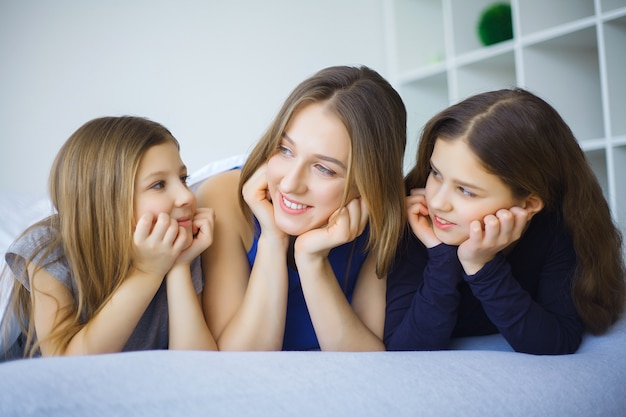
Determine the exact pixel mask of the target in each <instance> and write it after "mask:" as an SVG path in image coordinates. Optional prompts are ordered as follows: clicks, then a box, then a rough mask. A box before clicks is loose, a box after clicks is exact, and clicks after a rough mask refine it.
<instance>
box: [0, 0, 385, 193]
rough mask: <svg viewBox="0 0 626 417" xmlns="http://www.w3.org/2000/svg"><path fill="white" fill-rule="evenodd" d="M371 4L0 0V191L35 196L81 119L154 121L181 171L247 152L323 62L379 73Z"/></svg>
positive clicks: (371, 0) (336, 0)
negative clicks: (173, 147) (168, 136)
mask: <svg viewBox="0 0 626 417" xmlns="http://www.w3.org/2000/svg"><path fill="white" fill-rule="evenodd" d="M382 13H383V11H382V1H381V0H315V1H306V0H265V1H262V0H242V1H235V0H205V1H202V0H183V1H176V0H152V1H151V0H108V1H101V0H94V1H89V0H55V1H47V0H39V1H37V0H2V1H1V2H0V190H24V191H27V192H33V193H38V194H45V193H46V192H47V188H46V187H47V178H48V172H49V169H50V166H51V164H52V161H53V159H54V156H55V155H56V153H57V151H58V149H59V148H60V146H61V145H62V144H63V142H64V141H65V140H66V139H67V137H68V136H69V135H70V134H71V133H72V132H73V131H74V130H76V129H77V128H78V127H79V126H80V125H82V124H83V123H84V122H86V121H87V120H90V119H92V118H95V117H100V116H105V115H124V114H133V115H139V116H145V117H149V118H151V119H153V120H155V121H158V122H160V123H162V124H164V125H165V126H167V127H168V128H169V129H170V130H171V131H172V133H173V134H174V136H176V137H177V138H178V139H179V141H180V142H181V146H182V152H181V154H182V158H183V161H184V162H185V163H186V164H187V166H188V168H189V170H190V172H193V171H195V170H196V169H198V168H200V167H202V166H203V165H204V164H206V163H207V162H210V161H212V160H216V159H220V158H223V157H227V156H230V155H234V154H239V153H244V152H247V151H248V150H249V149H250V147H251V146H252V144H253V143H254V142H255V141H256V140H257V139H258V138H259V136H260V135H261V134H262V132H263V131H264V130H265V127H266V126H267V125H268V123H269V122H270V120H271V118H272V117H273V115H274V114H275V112H276V111H277V110H278V107H279V106H280V104H281V103H282V101H283V100H284V98H285V97H286V96H287V94H288V93H289V92H290V91H291V89H292V88H293V87H295V85H296V84H297V83H298V82H300V81H301V80H303V79H304V78H306V77H308V76H309V75H311V74H312V73H314V72H315V71H317V70H319V69H321V68H323V67H326V66H330V65H338V64H350V65H352V64H355V65H356V64H364V65H368V66H370V67H372V68H374V69H376V70H378V71H379V72H380V73H381V74H383V75H384V76H385V75H386V67H385V59H384V58H385V53H384V42H383V38H384V33H383V17H382Z"/></svg>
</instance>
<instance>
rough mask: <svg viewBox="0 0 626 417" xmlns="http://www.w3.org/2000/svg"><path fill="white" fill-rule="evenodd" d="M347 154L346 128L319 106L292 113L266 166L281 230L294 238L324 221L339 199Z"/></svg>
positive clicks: (348, 140)
mask: <svg viewBox="0 0 626 417" xmlns="http://www.w3.org/2000/svg"><path fill="white" fill-rule="evenodd" d="M349 157H350V137H349V135H348V131H347V130H346V127H345V126H344V125H343V123H342V122H341V121H340V120H339V118H338V117H337V116H335V115H334V114H332V113H330V112H329V111H328V110H327V109H326V108H325V107H324V105H323V104H321V103H312V104H308V105H305V106H304V107H302V108H300V109H299V110H298V111H297V112H295V113H294V115H293V116H292V118H291V120H290V122H289V124H288V125H287V127H286V129H285V133H284V134H283V138H282V140H281V142H280V145H279V147H278V149H277V151H276V153H275V154H274V155H273V156H272V157H271V158H270V159H269V161H268V164H267V182H268V189H269V193H270V197H271V199H272V202H273V206H274V219H275V222H276V225H277V226H278V227H279V228H280V229H281V230H282V231H283V232H285V233H287V234H289V235H292V236H298V235H301V234H303V233H305V232H307V231H309V230H312V229H315V228H319V227H321V226H324V225H325V224H327V223H328V219H329V217H330V216H331V215H332V214H333V213H334V212H335V211H336V210H337V209H338V208H339V206H340V204H341V201H342V198H343V193H344V189H345V187H346V181H347V179H346V176H347V167H348V161H349ZM352 194H353V195H352V196H350V197H351V198H352V197H355V196H356V194H357V193H356V191H354V192H353V193H352Z"/></svg>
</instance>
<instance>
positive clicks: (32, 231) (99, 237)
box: [6, 117, 216, 357]
mask: <svg viewBox="0 0 626 417" xmlns="http://www.w3.org/2000/svg"><path fill="white" fill-rule="evenodd" d="M186 179H187V169H186V167H185V165H184V164H183V162H182V161H181V159H180V155H179V145H178V142H177V141H176V139H175V138H174V137H173V136H172V135H171V133H170V132H169V131H168V130H167V129H166V128H164V127H163V126H161V125H160V124H158V123H155V122H152V121H149V120H146V119H142V118H137V117H105V118H100V119H95V120H92V121H90V122H87V123H86V124H85V125H83V126H82V127H81V128H79V129H78V130H77V131H76V132H75V133H74V134H73V135H72V136H71V137H70V138H69V139H68V140H67V142H66V143H65V144H64V145H63V147H62V148H61V150H60V151H59V153H58V155H57V157H56V159H55V161H54V164H53V167H52V171H51V175H50V181H49V190H50V197H51V201H52V203H53V206H54V208H55V211H56V214H53V215H52V216H50V217H48V218H46V219H44V220H43V221H40V222H39V223H37V224H35V225H34V226H32V227H30V228H29V229H27V230H26V231H25V232H24V233H23V234H22V235H21V236H20V237H19V238H18V239H17V240H16V241H15V242H14V243H13V244H12V246H11V247H10V248H9V249H8V251H7V254H6V261H7V264H8V265H9V267H10V269H11V272H12V274H13V275H14V277H15V278H16V279H15V282H14V299H13V306H14V309H15V314H17V317H18V318H19V321H20V322H21V323H22V324H23V327H24V328H23V333H22V334H21V335H20V337H19V338H18V340H17V341H16V343H17V344H18V347H19V349H18V350H19V351H22V352H23V355H24V356H31V357H32V356H38V355H42V356H56V355H88V354H96V353H110V352H120V351H127V350H145V349H166V348H170V349H215V348H216V345H215V341H214V340H213V337H212V336H211V334H210V332H209V330H208V328H207V326H206V322H205V321H204V318H203V313H202V308H201V303H200V295H199V294H200V292H201V289H202V278H201V272H200V270H199V258H198V256H199V255H200V253H201V252H202V251H203V250H204V249H206V248H207V247H208V246H209V245H210V244H211V242H212V238H213V234H212V226H213V212H212V210H211V209H197V208H196V200H195V196H194V195H193V193H192V192H191V191H190V190H189V189H188V187H187V184H186ZM11 350H12V351H14V350H15V345H14V346H13V349H11Z"/></svg>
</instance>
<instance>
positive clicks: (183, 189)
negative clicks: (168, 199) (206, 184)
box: [175, 183, 196, 207]
mask: <svg viewBox="0 0 626 417" xmlns="http://www.w3.org/2000/svg"><path fill="white" fill-rule="evenodd" d="M195 198H196V197H195V195H194V194H193V192H192V191H191V190H190V189H189V187H187V185H186V184H183V183H180V185H179V186H177V187H176V195H175V204H176V206H177V207H185V206H188V205H190V204H192V203H193V201H194V199H195Z"/></svg>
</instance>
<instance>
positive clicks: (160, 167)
mask: <svg viewBox="0 0 626 417" xmlns="http://www.w3.org/2000/svg"><path fill="white" fill-rule="evenodd" d="M195 211H196V198H195V196H194V194H193V193H192V192H191V190H189V187H187V167H186V166H185V164H183V162H182V160H181V159H180V155H179V153H178V149H177V148H176V145H174V144H173V143H172V142H167V143H163V144H161V145H155V146H152V147H151V148H149V149H148V150H147V151H146V152H145V153H144V154H143V156H142V157H141V159H140V161H139V167H138V169H137V175H136V176H135V195H134V215H135V221H137V219H139V218H140V217H141V216H142V215H143V214H145V213H152V214H153V215H154V218H155V220H156V217H157V216H158V215H159V213H167V214H169V215H170V217H171V218H172V219H174V220H176V221H177V222H178V225H179V226H180V227H184V228H185V229H187V237H188V239H189V242H188V243H189V244H190V243H191V239H192V238H193V236H192V231H193V230H192V220H193V215H194V213H195Z"/></svg>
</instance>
